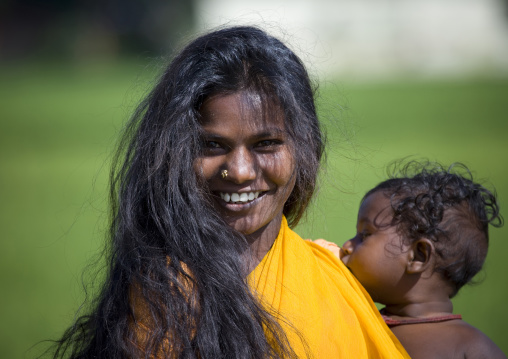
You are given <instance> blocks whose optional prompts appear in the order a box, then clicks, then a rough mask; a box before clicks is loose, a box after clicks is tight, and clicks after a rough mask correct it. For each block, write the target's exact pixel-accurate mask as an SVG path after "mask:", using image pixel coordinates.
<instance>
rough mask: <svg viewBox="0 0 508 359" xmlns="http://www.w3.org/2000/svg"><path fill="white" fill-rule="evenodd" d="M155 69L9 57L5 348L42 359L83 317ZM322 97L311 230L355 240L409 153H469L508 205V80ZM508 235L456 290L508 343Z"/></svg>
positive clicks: (2, 199)
mask: <svg viewBox="0 0 508 359" xmlns="http://www.w3.org/2000/svg"><path fill="white" fill-rule="evenodd" d="M153 72H154V71H153V67H152V66H150V67H144V66H143V65H137V64H135V63H122V64H114V63H110V64H95V65H87V66H84V65H81V66H77V65H76V66H70V65H66V66H57V65H47V64H46V65H41V64H38V65H16V66H14V65H11V66H4V67H2V68H0V78H1V79H2V81H0V231H1V233H2V239H1V242H0V243H1V244H0V273H1V274H0V276H1V277H0V278H1V282H0V283H1V287H0V288H1V295H0V308H1V309H0V317H1V318H2V321H1V324H0V357H2V358H14V359H16V358H24V357H27V358H31V357H34V356H35V354H36V353H37V352H38V351H39V348H40V347H35V348H31V347H32V346H33V345H34V344H36V343H37V342H39V341H42V340H45V339H51V338H57V337H58V336H59V335H60V334H61V332H62V330H63V329H64V328H65V327H66V326H68V325H69V324H70V323H71V321H72V319H73V316H74V313H75V311H76V309H77V308H78V306H79V305H80V303H81V301H82V298H83V294H82V290H81V284H80V283H81V273H82V271H83V268H84V267H85V266H86V264H87V263H90V261H91V260H92V259H93V258H94V256H96V255H97V253H98V251H99V248H100V247H101V243H102V241H103V238H104V232H105V223H106V218H107V212H106V205H107V199H106V186H107V174H108V161H109V156H110V154H111V151H112V148H113V146H114V142H115V139H116V135H117V133H118V131H119V130H120V129H121V126H122V123H123V121H124V120H125V119H126V118H128V116H129V114H130V113H131V112H132V109H133V107H134V106H135V104H136V101H137V100H138V99H139V97H140V94H142V93H144V92H145V91H146V89H147V88H149V86H150V80H151V76H152V75H153ZM318 103H319V109H320V113H321V116H322V119H323V123H324V124H325V127H326V130H327V132H328V144H329V151H328V156H327V163H326V165H325V167H324V171H323V173H322V177H321V189H320V192H319V196H318V198H317V200H316V202H315V203H314V205H313V207H312V210H311V211H310V213H309V216H308V219H307V221H306V222H305V223H303V224H302V225H301V226H300V227H299V228H297V231H298V232H300V233H301V234H302V235H303V236H305V237H313V238H318V237H323V238H327V239H329V240H333V241H335V242H337V243H339V244H342V243H343V242H344V241H345V240H347V239H349V238H350V237H352V236H353V234H354V231H355V221H356V219H355V216H356V211H357V207H358V202H359V199H360V198H361V196H362V195H363V193H364V192H365V191H366V190H367V189H369V188H370V187H372V186H374V185H375V184H376V183H377V182H379V181H380V180H382V179H383V178H384V174H385V172H384V169H385V166H386V164H387V163H388V162H390V161H391V160H394V159H397V158H401V157H406V156H414V157H415V158H421V157H425V158H429V159H432V160H439V161H441V162H444V163H450V162H454V161H460V162H463V163H465V164H467V165H468V166H469V167H470V168H471V169H472V170H473V172H474V173H475V174H476V175H477V178H478V179H484V180H486V181H488V182H489V183H492V184H493V185H494V186H495V187H496V188H497V191H498V194H499V199H500V202H501V206H502V208H508V181H506V178H507V177H508V161H507V157H508V79H488V80H487V79H468V80H435V81H421V80H420V81H410V80H404V81H398V82H393V81H392V82H389V83H388V82H387V83H360V84H358V83H357V84H354V83H341V82H335V83H333V82H331V81H330V80H329V81H328V82H327V83H323V84H322V86H321V96H320V98H319V101H318ZM505 216H508V212H505ZM507 237H508V226H507V227H505V228H502V229H493V230H492V231H491V247H490V252H489V256H488V259H487V263H486V266H485V270H484V271H483V273H482V274H481V275H480V278H483V279H484V280H483V282H482V283H481V284H480V285H478V286H475V287H468V288H466V289H464V290H462V291H461V292H460V294H459V295H458V297H457V298H456V299H455V300H454V303H455V311H456V312H457V313H461V314H462V315H463V317H464V319H465V320H467V321H468V322H470V323H472V324H473V325H475V326H477V327H479V328H480V329H481V330H483V331H484V332H485V333H487V334H488V335H489V336H490V337H491V338H492V339H493V340H494V341H495V342H496V343H497V344H498V345H499V346H500V347H501V348H502V349H503V350H504V351H505V352H506V353H508V343H507V342H506V340H504V339H505V337H506V333H507V331H508V324H507V323H508V310H507V309H505V306H504V304H505V301H506V300H507V299H508V281H507V279H506V273H508V261H506V259H504V254H505V253H507V252H508V238H507Z"/></svg>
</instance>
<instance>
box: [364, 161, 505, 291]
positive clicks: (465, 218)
mask: <svg viewBox="0 0 508 359" xmlns="http://www.w3.org/2000/svg"><path fill="white" fill-rule="evenodd" d="M388 175H389V177H390V178H389V179H388V180H386V181H383V182H381V183H379V184H378V185H377V186H376V187H374V188H373V189H371V190H370V191H369V192H367V194H366V195H365V196H364V198H366V197H367V196H369V195H370V194H372V193H374V192H378V191H382V192H383V193H385V194H386V195H387V196H388V197H389V198H390V202H391V206H392V209H393V212H394V214H393V220H392V222H391V225H395V226H397V231H398V232H399V234H400V235H401V237H402V238H403V240H404V241H406V242H407V244H409V243H412V242H414V241H416V240H418V239H420V238H427V239H430V240H432V241H433V242H434V246H435V253H436V254H437V258H438V259H437V262H436V266H435V268H434V270H435V271H436V272H438V273H440V274H441V275H442V276H443V278H444V279H445V280H447V281H448V283H449V284H450V285H451V287H452V290H453V292H452V295H451V297H453V296H454V295H455V294H457V292H458V291H459V289H460V288H461V287H462V286H463V285H464V284H466V283H468V282H470V281H471V280H472V279H473V277H474V276H475V274H477V273H478V272H479V271H480V270H481V269H482V266H483V263H484V261H485V257H486V256H487V249H488V243H489V232H488V225H489V224H491V225H493V226H494V227H501V226H502V225H503V217H502V216H501V214H500V212H499V205H498V203H497V200H496V193H495V191H490V190H488V189H487V188H485V187H484V186H482V185H481V184H479V183H475V182H473V178H472V174H471V172H470V171H469V169H468V168H467V167H466V166H465V165H463V164H461V163H454V164H452V165H451V166H449V167H448V168H447V169H446V168H445V167H443V166H442V165H440V164H437V163H433V162H423V163H422V162H418V161H410V162H407V163H405V164H404V163H401V162H395V163H393V164H392V165H391V166H389V168H388Z"/></svg>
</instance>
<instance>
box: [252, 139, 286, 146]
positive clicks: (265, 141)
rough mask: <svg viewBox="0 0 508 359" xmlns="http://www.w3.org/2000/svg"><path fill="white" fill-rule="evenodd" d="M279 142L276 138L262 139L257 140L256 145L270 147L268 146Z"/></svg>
mask: <svg viewBox="0 0 508 359" xmlns="http://www.w3.org/2000/svg"><path fill="white" fill-rule="evenodd" d="M279 143H280V141H277V140H263V141H259V142H258V143H256V147H270V146H275V145H277V144H279Z"/></svg>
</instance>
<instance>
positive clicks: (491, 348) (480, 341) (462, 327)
mask: <svg viewBox="0 0 508 359" xmlns="http://www.w3.org/2000/svg"><path fill="white" fill-rule="evenodd" d="M449 325H450V329H451V330H453V332H454V333H455V334H456V338H458V339H457V340H458V342H459V343H458V344H459V345H460V346H461V347H462V348H464V358H486V359H487V358H492V359H497V358H499V359H506V356H505V355H504V354H503V352H502V351H501V349H499V347H498V346H497V345H496V344H495V343H494V342H493V341H492V340H491V339H490V338H489V337H488V336H487V335H486V334H485V333H483V332H482V331H481V330H479V329H478V328H475V327H474V326H472V325H471V324H469V323H467V322H465V321H463V320H457V321H451V322H450V323H449Z"/></svg>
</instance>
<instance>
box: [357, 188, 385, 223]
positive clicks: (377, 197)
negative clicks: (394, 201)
mask: <svg viewBox="0 0 508 359" xmlns="http://www.w3.org/2000/svg"><path fill="white" fill-rule="evenodd" d="M358 218H359V219H363V220H368V221H370V222H372V224H376V223H382V224H385V225H386V224H388V223H389V222H391V220H392V218H393V209H392V205H391V201H390V197H389V196H387V195H386V193H384V192H383V191H376V192H373V193H370V194H368V195H367V196H366V197H365V198H363V200H362V203H361V204H360V210H359V212H358Z"/></svg>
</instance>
